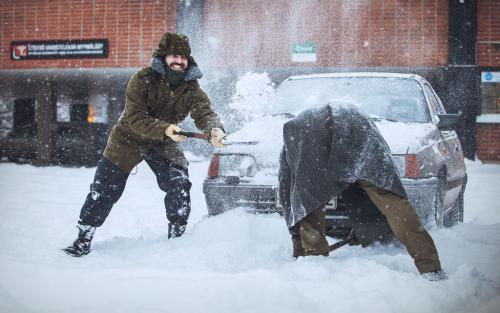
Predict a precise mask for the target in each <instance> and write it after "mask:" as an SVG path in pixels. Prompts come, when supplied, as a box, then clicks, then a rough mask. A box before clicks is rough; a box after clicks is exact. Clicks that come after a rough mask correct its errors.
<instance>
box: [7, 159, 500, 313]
mask: <svg viewBox="0 0 500 313" xmlns="http://www.w3.org/2000/svg"><path fill="white" fill-rule="evenodd" d="M467 166H468V173H469V185H468V188H467V190H466V193H465V223H464V224H460V225H457V226H455V227H453V228H451V229H439V230H432V231H431V235H432V236H433V238H434V240H435V242H436V246H437V248H438V250H439V252H440V256H441V261H442V264H443V266H444V268H445V269H446V270H447V272H448V275H449V279H448V280H446V281H441V282H430V281H427V280H425V279H423V278H421V277H420V276H419V275H418V273H417V272H416V269H415V267H414V265H413V262H412V260H411V258H410V257H409V256H408V254H407V253H406V252H405V251H404V250H403V249H402V248H401V247H399V246H391V245H388V246H375V247H372V248H366V249H363V248H360V247H343V248H341V249H339V250H337V251H336V252H335V253H334V254H332V255H331V256H329V257H309V258H301V259H298V260H294V259H293V258H291V257H290V255H291V253H292V249H291V242H290V238H289V235H288V232H287V229H286V226H285V221H284V220H283V218H282V217H281V216H279V215H275V214H273V215H254V214H248V213H246V212H245V209H244V208H237V209H235V210H233V211H230V212H227V213H225V214H223V215H220V216H216V217H211V218H208V217H207V216H206V215H207V213H206V206H205V203H204V198H203V193H202V181H203V178H204V177H205V176H206V172H207V167H208V162H206V161H205V162H191V166H190V177H191V180H192V182H193V188H192V196H191V197H192V201H193V211H192V215H191V217H190V222H189V224H188V229H187V231H186V234H185V235H184V236H183V237H181V238H176V239H173V240H167V222H166V218H165V212H164V208H163V193H162V192H161V191H160V190H159V189H158V187H157V185H156V179H155V177H154V174H153V173H152V172H151V170H150V169H149V168H148V167H147V165H146V164H145V163H141V164H140V165H139V167H138V171H137V173H136V174H135V175H131V176H130V178H129V180H128V184H127V187H126V188H125V192H124V195H123V196H122V198H121V199H120V201H119V202H118V203H117V204H116V205H115V207H114V209H113V211H112V212H111V215H110V216H109V218H108V220H107V221H106V223H105V224H104V225H103V226H102V227H100V228H99V229H98V230H97V232H96V236H95V240H94V242H93V246H92V250H93V251H92V253H91V254H89V255H88V256H86V257H84V258H71V257H68V256H67V255H65V254H64V253H62V252H61V251H60V248H63V247H65V246H66V245H68V244H69V243H71V242H72V240H73V239H74V238H75V235H76V228H75V227H74V225H75V223H76V221H77V218H78V213H79V210H80V207H81V205H82V203H83V200H84V197H85V195H86V193H87V192H88V190H89V189H88V185H89V184H90V182H91V180H92V177H93V174H94V169H86V168H82V169H77V168H60V167H43V168H37V167H33V166H29V165H15V164H0V177H1V179H0V198H1V199H2V202H1V203H0V220H1V221H2V223H0V244H1V247H2V249H0V277H1V278H2V279H1V280H0V312H9V313H17V312H74V313H78V312H120V313H126V312H179V313H181V312H204V313H210V312H216V313H224V312H230V313H233V312H278V313H279V312H287V313H289V312H325V313H330V312H338V313H343V312H346V313H347V312H348V313H352V312H370V313H372V312H416V313H417V312H418V313H420V312H450V313H451V312H453V313H460V312H481V313H496V312H498V309H499V308H500V270H499V268H498V262H499V261H500V213H499V212H500V206H499V204H498V201H497V199H496V194H497V188H498V185H500V166H499V165H491V164H490V165H484V164H481V163H479V162H467ZM486 224H488V225H486Z"/></svg>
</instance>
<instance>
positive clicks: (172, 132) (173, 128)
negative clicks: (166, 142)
mask: <svg viewBox="0 0 500 313" xmlns="http://www.w3.org/2000/svg"><path fill="white" fill-rule="evenodd" d="M180 131H181V128H180V127H179V126H177V125H175V124H170V125H169V126H168V127H167V129H165V135H167V136H168V137H170V139H172V140H173V141H184V140H186V138H187V137H186V136H183V135H177V134H176V133H178V132H180Z"/></svg>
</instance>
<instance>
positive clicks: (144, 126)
mask: <svg viewBox="0 0 500 313" xmlns="http://www.w3.org/2000/svg"><path fill="white" fill-rule="evenodd" d="M124 115H125V116H124V119H125V120H126V123H127V124H128V125H129V127H130V129H132V131H133V132H135V133H137V134H138V135H141V136H143V137H148V138H151V139H156V140H165V138H166V136H165V129H166V128H167V127H168V126H169V125H170V124H169V123H167V122H165V121H162V120H159V119H156V118H153V117H151V116H150V115H149V114H148V109H147V82H146V81H145V80H143V79H142V78H141V77H139V76H138V75H137V74H135V75H133V76H132V78H131V79H130V81H129V83H128V86H127V97H126V100H125V112H124Z"/></svg>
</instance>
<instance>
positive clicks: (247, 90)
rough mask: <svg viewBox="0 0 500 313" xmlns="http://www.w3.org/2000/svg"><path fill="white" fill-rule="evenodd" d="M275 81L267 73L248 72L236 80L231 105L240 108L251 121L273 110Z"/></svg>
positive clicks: (236, 108)
mask: <svg viewBox="0 0 500 313" xmlns="http://www.w3.org/2000/svg"><path fill="white" fill-rule="evenodd" d="M274 97H275V95H274V83H273V82H272V81H271V78H269V75H268V74H267V73H253V72H247V73H246V74H245V75H243V77H241V78H240V79H238V81H237V82H236V91H235V93H234V95H233V96H232V98H231V100H232V102H231V103H229V107H231V108H233V109H235V110H238V112H240V113H241V114H242V115H243V116H244V118H245V119H246V120H247V121H249V120H251V119H252V118H254V117H256V116H261V115H263V114H266V113H269V112H273V108H274V106H275V101H274Z"/></svg>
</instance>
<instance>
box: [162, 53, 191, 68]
mask: <svg viewBox="0 0 500 313" xmlns="http://www.w3.org/2000/svg"><path fill="white" fill-rule="evenodd" d="M165 63H166V64H167V66H168V67H169V68H170V69H172V70H174V71H184V70H185V69H186V68H187V66H188V58H187V57H186V56H185V55H172V54H167V55H166V56H165Z"/></svg>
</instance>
